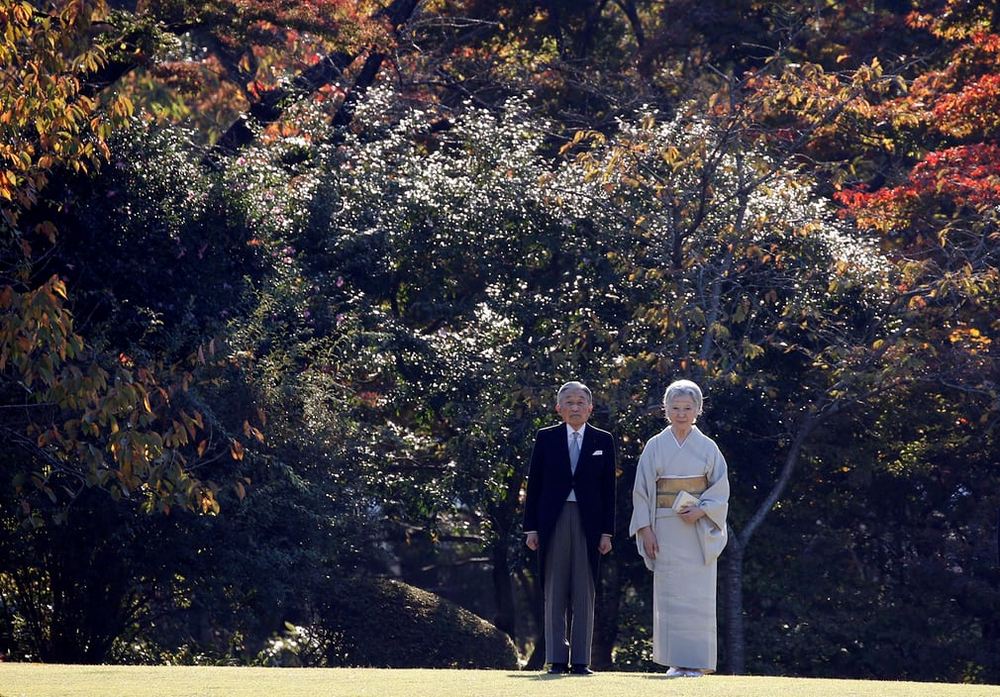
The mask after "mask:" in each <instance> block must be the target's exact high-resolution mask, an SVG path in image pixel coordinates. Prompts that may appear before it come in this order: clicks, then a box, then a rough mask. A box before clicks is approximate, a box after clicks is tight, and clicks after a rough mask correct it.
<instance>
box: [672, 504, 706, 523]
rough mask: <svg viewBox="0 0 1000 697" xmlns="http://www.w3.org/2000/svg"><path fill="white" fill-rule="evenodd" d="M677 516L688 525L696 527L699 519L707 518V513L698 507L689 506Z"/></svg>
mask: <svg viewBox="0 0 1000 697" xmlns="http://www.w3.org/2000/svg"><path fill="white" fill-rule="evenodd" d="M677 515H678V516H679V517H680V519H681V520H683V521H684V522H685V523H687V524H688V525H694V524H695V522H696V521H697V520H698V519H699V518H704V517H705V511H703V510H701V509H700V508H698V507H697V506H688V507H687V508H685V509H683V510H682V511H681V512H680V513H678V514H677Z"/></svg>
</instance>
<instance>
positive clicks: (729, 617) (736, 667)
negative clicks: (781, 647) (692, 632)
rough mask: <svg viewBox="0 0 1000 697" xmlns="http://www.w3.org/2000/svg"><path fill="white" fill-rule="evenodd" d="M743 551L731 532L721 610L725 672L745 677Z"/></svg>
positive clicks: (725, 558)
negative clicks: (724, 628)
mask: <svg viewBox="0 0 1000 697" xmlns="http://www.w3.org/2000/svg"><path fill="white" fill-rule="evenodd" d="M744 551H745V550H744V548H743V546H742V545H741V544H740V542H739V540H738V539H737V536H736V535H735V534H732V531H731V530H730V535H729V544H728V545H727V546H726V552H725V554H724V555H723V557H722V559H723V561H724V562H725V565H726V577H725V585H724V586H723V589H722V606H723V612H724V613H725V619H726V634H725V637H724V642H725V659H726V660H725V666H726V668H725V672H727V673H729V674H730V675H742V674H743V673H744V671H745V670H746V636H745V634H744V627H743V554H744Z"/></svg>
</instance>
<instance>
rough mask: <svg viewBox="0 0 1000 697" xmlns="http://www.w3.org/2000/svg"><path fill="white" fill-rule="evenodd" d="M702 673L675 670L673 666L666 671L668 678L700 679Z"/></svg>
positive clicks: (693, 670)
mask: <svg viewBox="0 0 1000 697" xmlns="http://www.w3.org/2000/svg"><path fill="white" fill-rule="evenodd" d="M703 675H704V673H703V672H702V671H700V670H695V669H692V668H675V667H673V666H671V667H670V669H669V670H668V671H667V677H668V678H700V677H701V676H703Z"/></svg>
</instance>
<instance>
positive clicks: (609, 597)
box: [590, 558, 618, 670]
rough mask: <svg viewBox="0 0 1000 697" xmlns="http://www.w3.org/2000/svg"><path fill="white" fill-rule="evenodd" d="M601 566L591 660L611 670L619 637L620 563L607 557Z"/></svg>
mask: <svg viewBox="0 0 1000 697" xmlns="http://www.w3.org/2000/svg"><path fill="white" fill-rule="evenodd" d="M601 568H602V569H603V573H602V574H601V585H600V588H599V589H598V592H597V600H596V607H595V608H594V642H593V646H592V651H591V658H590V662H591V665H593V666H594V668H596V669H598V670H611V650H612V649H613V648H614V645H615V640H616V639H617V638H618V564H617V563H616V562H615V561H612V560H609V559H607V558H605V559H604V560H603V561H602V562H601Z"/></svg>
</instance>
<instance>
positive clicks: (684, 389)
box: [663, 380, 705, 414]
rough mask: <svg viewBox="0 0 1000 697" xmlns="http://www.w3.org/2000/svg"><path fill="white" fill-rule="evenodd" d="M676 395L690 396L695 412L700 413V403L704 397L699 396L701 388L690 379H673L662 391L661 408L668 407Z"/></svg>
mask: <svg viewBox="0 0 1000 697" xmlns="http://www.w3.org/2000/svg"><path fill="white" fill-rule="evenodd" d="M678 397H690V398H691V400H692V401H693V402H694V408H695V412H696V413H698V414H700V413H701V405H702V402H704V401H705V400H704V398H703V397H702V396H701V388H700V387H698V385H696V384H695V383H693V382H691V381H690V380H675V381H674V382H672V383H670V385H669V386H668V387H667V391H666V392H664V393H663V408H664V409H669V408H670V403H671V402H672V401H674V400H675V399H677V398H678Z"/></svg>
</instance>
